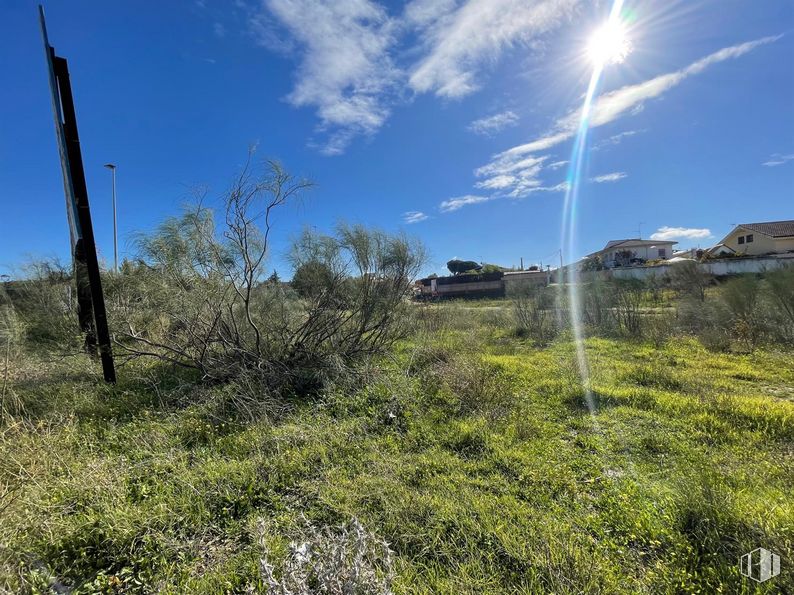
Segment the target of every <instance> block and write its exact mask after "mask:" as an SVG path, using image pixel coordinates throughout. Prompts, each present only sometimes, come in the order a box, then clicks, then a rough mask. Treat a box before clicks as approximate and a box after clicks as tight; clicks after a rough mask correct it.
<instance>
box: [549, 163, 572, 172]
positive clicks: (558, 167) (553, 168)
mask: <svg viewBox="0 0 794 595" xmlns="http://www.w3.org/2000/svg"><path fill="white" fill-rule="evenodd" d="M568 163H569V162H568V161H555V162H554V163H549V164H548V165H547V166H546V168H547V169H551V170H555V169H560V168H561V167H565V166H566V165H568Z"/></svg>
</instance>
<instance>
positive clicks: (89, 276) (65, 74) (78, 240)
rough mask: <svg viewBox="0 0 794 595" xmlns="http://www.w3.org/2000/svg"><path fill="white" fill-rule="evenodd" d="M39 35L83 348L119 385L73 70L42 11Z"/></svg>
mask: <svg viewBox="0 0 794 595" xmlns="http://www.w3.org/2000/svg"><path fill="white" fill-rule="evenodd" d="M39 20H40V22H41V35H42V38H43V40H44V52H45V54H46V57H47V66H48V70H49V75H50V91H51V93H52V111H53V115H54V116H55V135H56V136H57V138H58V151H59V152H60V156H61V170H62V171H63V189H64V194H65V195H66V213H67V216H68V218H69V233H70V236H71V242H72V243H71V247H72V259H73V263H74V277H75V280H76V283H77V315H78V318H79V322H80V329H81V330H82V331H83V333H85V346H86V350H87V351H88V352H89V353H92V354H94V355H96V352H97V347H99V356H100V358H101V360H102V372H103V375H104V377H105V381H106V382H116V370H115V368H114V366H113V351H112V349H111V346H110V331H109V330H108V320H107V314H106V312H105V298H104V296H103V294H102V280H101V278H100V276H99V261H98V260H97V255H96V243H95V242H94V228H93V226H92V225H91V210H90V209H89V206H88V189H87V187H86V183H85V172H84V171H83V156H82V154H81V152H80V138H79V136H78V135H77V117H76V116H75V113H74V100H73V98H72V87H71V85H70V83H69V68H68V66H67V64H66V58H61V57H59V56H56V55H55V48H54V47H52V46H51V45H50V42H49V39H48V38H47V26H46V24H45V23H44V8H42V7H41V6H39Z"/></svg>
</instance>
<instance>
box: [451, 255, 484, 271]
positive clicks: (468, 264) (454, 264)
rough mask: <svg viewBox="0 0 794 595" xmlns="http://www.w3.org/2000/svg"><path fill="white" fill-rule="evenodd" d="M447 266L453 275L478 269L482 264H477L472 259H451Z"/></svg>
mask: <svg viewBox="0 0 794 595" xmlns="http://www.w3.org/2000/svg"><path fill="white" fill-rule="evenodd" d="M447 268H448V269H449V272H450V273H452V274H453V275H460V274H461V273H465V272H468V271H479V270H480V269H481V268H482V265H480V264H477V263H476V262H474V261H473V260H457V259H453V260H450V261H449V262H447Z"/></svg>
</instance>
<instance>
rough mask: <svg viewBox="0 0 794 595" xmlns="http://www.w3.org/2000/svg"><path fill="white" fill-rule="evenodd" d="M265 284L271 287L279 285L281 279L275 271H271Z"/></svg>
mask: <svg viewBox="0 0 794 595" xmlns="http://www.w3.org/2000/svg"><path fill="white" fill-rule="evenodd" d="M267 282H268V283H270V284H271V285H276V284H277V283H281V277H279V276H278V272H277V271H276V269H273V274H272V275H270V276H269V277H268V278H267Z"/></svg>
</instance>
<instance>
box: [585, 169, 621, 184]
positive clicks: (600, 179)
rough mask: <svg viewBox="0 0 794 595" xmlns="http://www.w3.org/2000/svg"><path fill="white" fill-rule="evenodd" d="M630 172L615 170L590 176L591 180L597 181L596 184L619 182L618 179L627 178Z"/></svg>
mask: <svg viewBox="0 0 794 595" xmlns="http://www.w3.org/2000/svg"><path fill="white" fill-rule="evenodd" d="M628 175H629V174H627V173H626V172H625V171H615V172H612V173H610V174H603V175H600V176H594V177H592V178H590V181H591V182H595V183H596V184H604V183H606V182H617V181H618V180H622V179H623V178H627V177H628Z"/></svg>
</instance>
